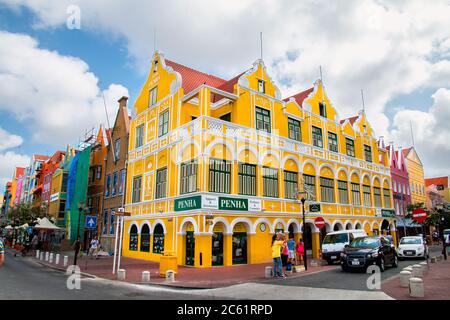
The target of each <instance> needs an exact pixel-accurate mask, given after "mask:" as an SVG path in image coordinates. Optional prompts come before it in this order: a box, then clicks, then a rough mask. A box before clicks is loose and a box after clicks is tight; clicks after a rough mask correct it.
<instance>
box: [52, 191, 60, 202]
mask: <svg viewBox="0 0 450 320" xmlns="http://www.w3.org/2000/svg"><path fill="white" fill-rule="evenodd" d="M58 199H59V192H57V193H54V194H52V195H51V196H50V202H53V201H56V200H58Z"/></svg>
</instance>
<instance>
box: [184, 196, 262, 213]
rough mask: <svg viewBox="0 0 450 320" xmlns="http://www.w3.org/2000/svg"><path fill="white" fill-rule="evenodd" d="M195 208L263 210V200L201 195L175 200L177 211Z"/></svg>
mask: <svg viewBox="0 0 450 320" xmlns="http://www.w3.org/2000/svg"><path fill="white" fill-rule="evenodd" d="M195 209H209V210H226V211H261V200H259V199H246V198H232V197H217V196H214V195H201V196H193V197H187V198H181V199H176V200H175V211H186V210H195Z"/></svg>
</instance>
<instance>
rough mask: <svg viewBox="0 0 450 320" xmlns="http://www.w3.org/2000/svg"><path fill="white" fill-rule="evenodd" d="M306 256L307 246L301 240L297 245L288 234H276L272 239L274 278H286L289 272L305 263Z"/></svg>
mask: <svg viewBox="0 0 450 320" xmlns="http://www.w3.org/2000/svg"><path fill="white" fill-rule="evenodd" d="M288 238H289V239H288ZM304 254H305V245H304V243H303V241H302V239H301V238H300V239H299V241H298V242H297V243H296V242H295V240H294V237H293V236H292V235H291V236H289V233H288V232H286V233H285V234H283V233H282V232H279V233H277V234H275V235H274V236H273V237H272V258H273V276H274V277H275V278H286V276H287V271H291V270H292V267H293V266H297V265H298V264H300V263H302V262H303V259H304Z"/></svg>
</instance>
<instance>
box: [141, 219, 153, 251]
mask: <svg viewBox="0 0 450 320" xmlns="http://www.w3.org/2000/svg"><path fill="white" fill-rule="evenodd" d="M139 247H140V248H139V249H140V250H139V251H140V252H150V227H149V226H148V225H147V224H144V225H143V226H142V228H141V241H140V246H139Z"/></svg>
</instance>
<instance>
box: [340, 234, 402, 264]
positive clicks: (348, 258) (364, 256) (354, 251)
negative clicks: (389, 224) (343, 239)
mask: <svg viewBox="0 0 450 320" xmlns="http://www.w3.org/2000/svg"><path fill="white" fill-rule="evenodd" d="M371 265H377V266H378V267H379V268H380V271H381V272H383V271H384V270H385V268H386V266H387V265H391V266H393V267H394V268H397V267H398V256H397V252H396V250H395V246H394V245H393V244H392V243H391V242H390V241H389V240H388V239H387V238H386V237H384V236H371V237H362V238H357V239H355V240H353V241H352V242H351V244H350V245H348V246H346V247H345V248H344V252H342V254H341V267H342V270H343V271H349V270H351V269H360V270H361V269H362V270H367V268H368V267H369V266H371Z"/></svg>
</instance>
